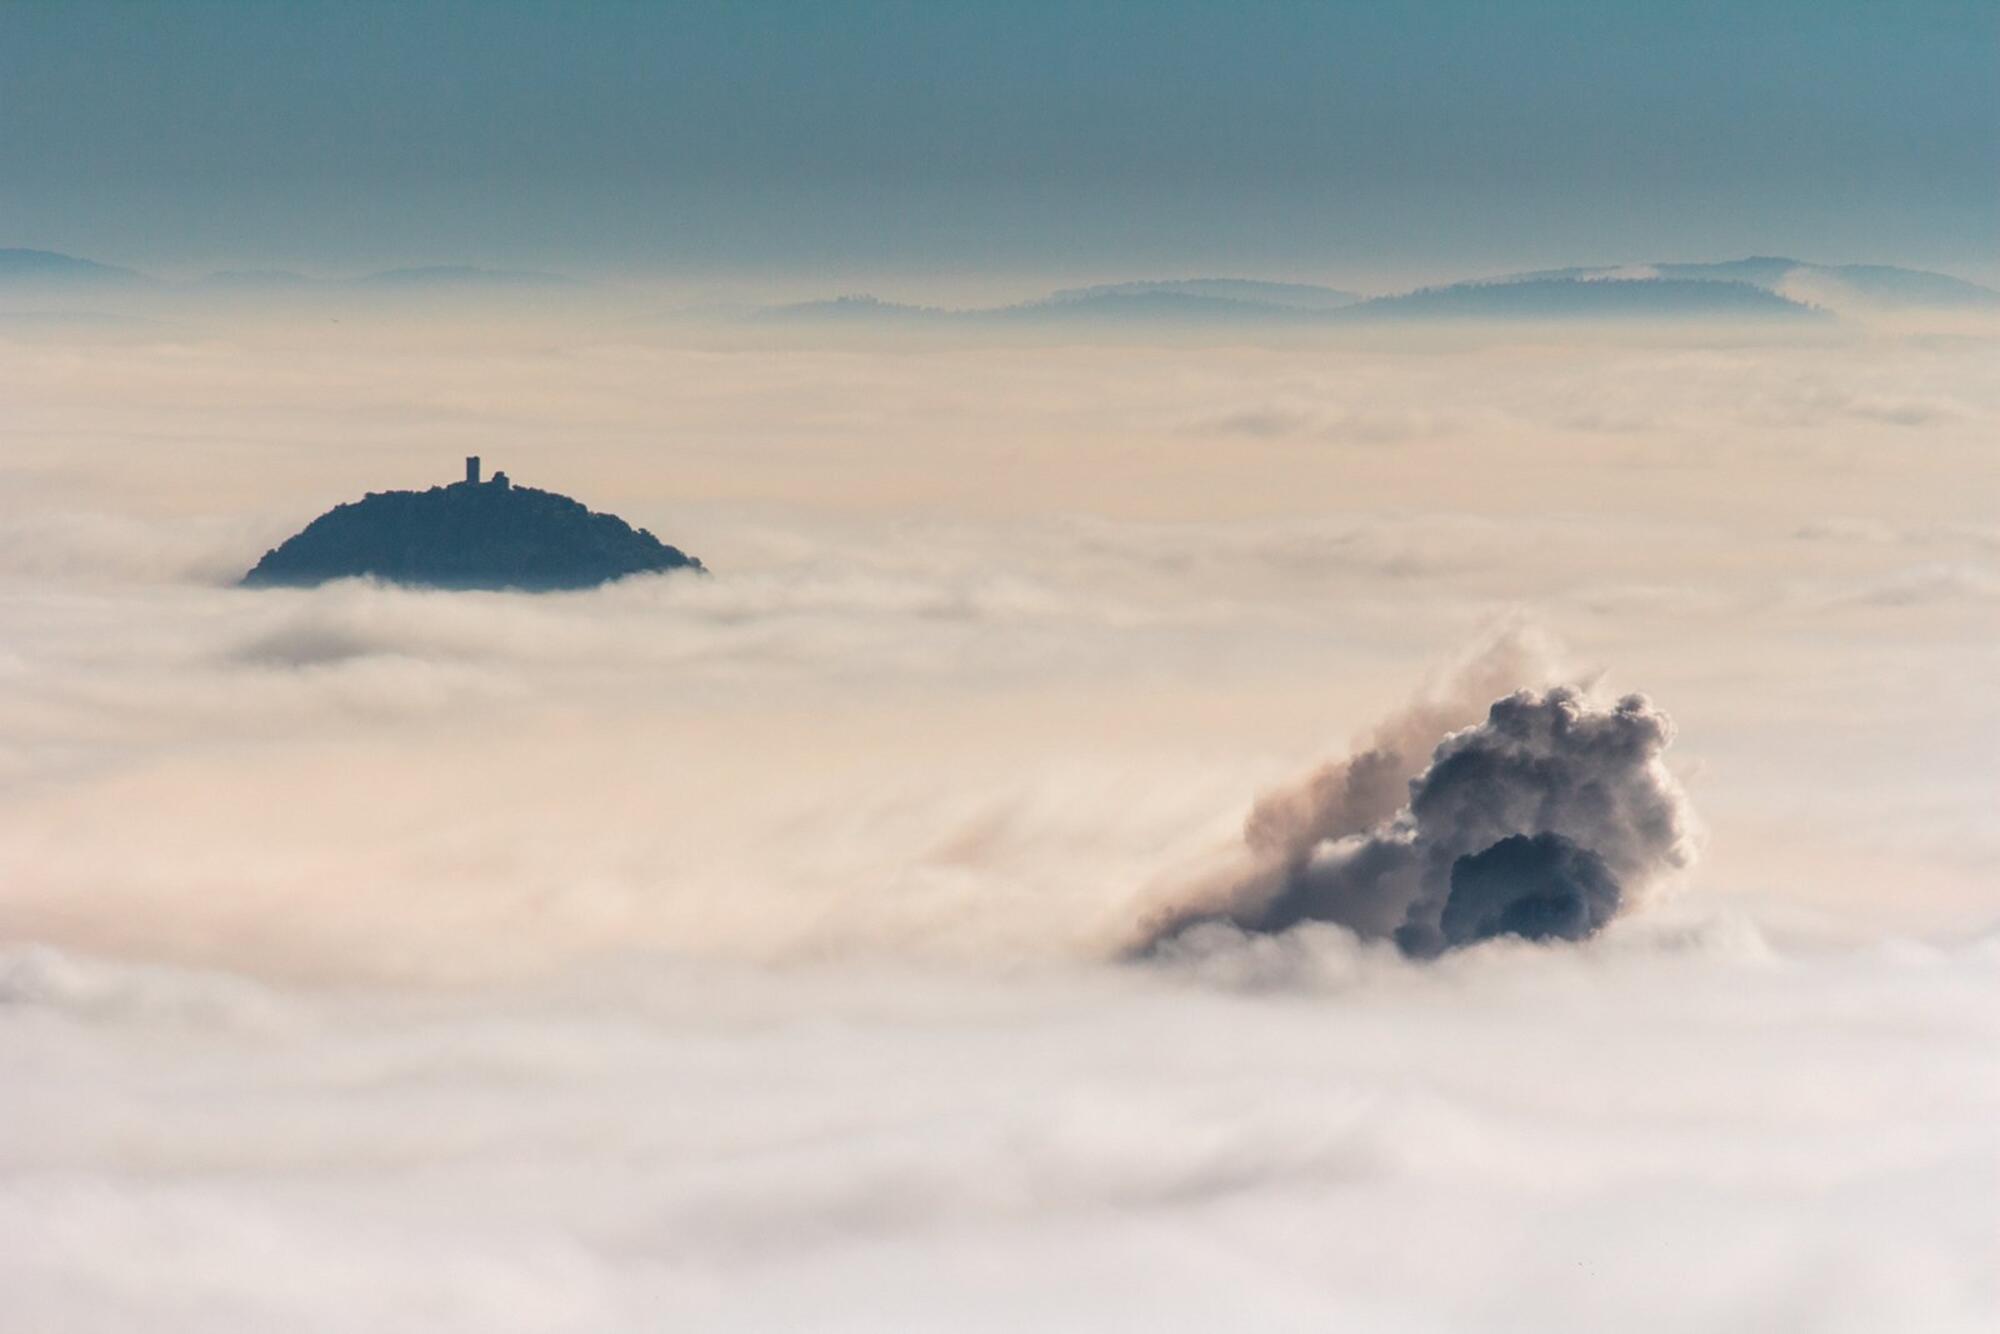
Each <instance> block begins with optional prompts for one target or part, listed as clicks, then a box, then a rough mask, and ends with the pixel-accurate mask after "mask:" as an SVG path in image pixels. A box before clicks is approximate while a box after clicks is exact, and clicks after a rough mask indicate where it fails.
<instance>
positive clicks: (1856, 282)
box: [1493, 255, 2000, 309]
mask: <svg viewBox="0 0 2000 1334" xmlns="http://www.w3.org/2000/svg"><path fill="white" fill-rule="evenodd" d="M1634 273H1639V274H1646V275H1648V276H1650V277H1653V278H1659V279H1664V280H1667V281H1676V280H1690V281H1696V282H1739V283H1749V284H1750V285H1752V286H1753V287H1762V288H1764V289H1766V290H1768V291H1773V292H1779V293H1781V294H1785V295H1791V294H1794V293H1798V292H1807V293H1812V294H1813V295H1814V296H1815V298H1816V299H1823V300H1828V301H1835V302H1838V301H1839V300H1840V299H1841V298H1843V297H1851V298H1856V299H1858V300H1859V301H1861V302H1864V303H1867V304H1870V305H1877V306H1892V307H1903V308H1912V309H1914V308H1924V309H1953V308H1978V307H1991V306H2000V292H1995V291H1994V290H1993V289H1991V288H1989V287H1981V286H1980V285H1979V284H1978V283H1969V282H1967V281H1965V279H1963V278H1954V277H1952V276H1951V275H1950V274H1946V273H1932V272H1930V271H1929V270H1927V269H1905V268H1899V267H1897V266H1895V265H1893V264H1812V263H1808V262H1807V261H1805V260H1802V259H1790V258H1787V257H1785V256H1783V255H1753V256H1751V257H1750V258H1748V259H1729V260H1721V261H1718V262H1716V263H1707V264H1688V263H1678V262H1671V263H1659V264H1641V265H1632V266H1627V267H1625V268H1602V267H1600V268H1567V269H1544V270H1542V271H1540V272H1536V273H1519V274H1513V275H1510V276H1509V277H1505V278H1497V279H1494V280H1493V281H1494V282H1504V283H1519V282H1533V281H1541V280H1546V279H1563V278H1580V279H1602V278H1606V277H1609V276H1612V275H1617V274H1634Z"/></svg>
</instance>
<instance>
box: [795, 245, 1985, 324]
mask: <svg viewBox="0 0 2000 1334" xmlns="http://www.w3.org/2000/svg"><path fill="white" fill-rule="evenodd" d="M1849 306H1853V307H1860V308H1866V307H1876V308H1901V309H1934V310H1951V309H1968V308H1986V307H1994V306H2000V293H1996V292H1993V291H1991V290H1989V289H1987V288H1984V287H1981V286H1979V285H1978V284H1977V283H1969V282H1966V281H1965V280H1963V279H1960V278H1953V277H1951V276H1949V275H1947V274H1942V273H1929V272H1926V271H1924V270H1922V269H1904V268H1897V267H1895V266H1893V265H1886V264H1809V263H1806V262H1805V261H1803V260H1796V259H1787V258H1784V257H1782V256H1771V255H1758V256H1752V257H1750V258H1748V259H1732V260H1722V261H1718V262H1716V263H1712V264H1684V263H1664V264H1641V265H1627V266H1623V267H1610V266H1598V267H1594V268H1593V267H1575V268H1566V269H1544V270H1540V271H1538V272H1532V273H1516V274H1507V275H1504V276H1502V277H1498V278H1482V279H1476V280H1471V281H1467V282H1458V283H1449V284H1445V285H1442V286H1438V287H1426V288H1420V289H1418V290H1417V291H1414V292H1402V293H1398V294H1396V295H1392V296H1379V297H1374V298H1372V299H1364V298H1361V297H1357V296H1355V295H1354V294H1353V293H1350V292H1343V291H1341V290H1339V289H1338V288H1332V287H1319V286H1315V285H1313V284H1309V283H1273V282H1260V281H1256V280H1254V279H1248V278H1183V279H1169V280H1162V281H1151V282H1126V283H1107V284H1103V285H1100V286H1095V287H1073V288H1065V289H1063V290H1061V291H1058V292H1054V293H1051V294H1050V295H1048V296H1046V297H1041V298H1038V299H1036V300H1033V301H1023V302H1020V303H1018V304H1015V305H1011V306H989V307H984V308H974V309H965V310H943V309H938V308H936V307H931V306H913V305H899V304H897V303H895V302H890V301H880V300H877V299H876V298H874V297H872V296H843V297H840V298H837V299H835V300H832V301H808V302H803V303H800V304H798V305H791V306H776V307H771V308H768V309H766V310H763V311H761V312H759V318H761V319H765V320H775V321H798V322H802V323H852V324H902V325H907V324H913V323H917V322H923V321H928V322H936V323H945V322H949V323H952V324H958V325H974V324H977V325H985V326H1009V325H1066V324H1099V325H1109V324H1118V323H1129V324H1133V325H1149V324H1150V325H1162V326H1165V325H1204V324H1220V325H1239V326H1240V325H1253V324H1263V325H1274V326H1294V327H1296V326H1310V325H1319V324H1325V325H1329V326H1338V325H1345V324H1354V323H1367V322H1390V321H1398V320H1408V321H1435V320H1466V321H1546V320H1589V319H1616V320H1698V319H1711V320H1745V319H1750V320H1798V321H1811V320H1824V319H1826V318H1828V317H1829V315H1830V314H1832V313H1834V312H1835V311H1838V310H1841V309H1844V308H1847V307H1849Z"/></svg>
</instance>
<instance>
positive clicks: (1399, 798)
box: [1138, 637, 1693, 957]
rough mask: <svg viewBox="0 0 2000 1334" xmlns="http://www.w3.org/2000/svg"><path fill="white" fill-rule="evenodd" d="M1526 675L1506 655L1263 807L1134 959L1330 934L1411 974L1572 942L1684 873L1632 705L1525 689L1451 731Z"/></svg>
mask: <svg viewBox="0 0 2000 1334" xmlns="http://www.w3.org/2000/svg"><path fill="white" fill-rule="evenodd" d="M1526 657H1527V655H1526V653H1525V652H1524V646H1523V645H1522V644H1521V643H1520V641H1519V639H1518V637H1510V638H1507V639H1503V640H1502V641H1501V642H1500V643H1499V644H1497V645H1496V646H1495V647H1494V648H1493V649H1492V650H1490V651H1489V652H1487V653H1486V654H1484V655H1482V656H1481V657H1480V658H1479V659H1477V660H1475V662H1474V663H1473V664H1471V665H1470V666H1469V667H1468V668H1467V669H1466V670H1464V671H1462V672H1461V673H1460V674H1459V677H1458V679H1457V680H1456V681H1455V682H1454V688H1452V689H1450V690H1448V691H1446V692H1444V693H1443V694H1442V695H1441V696H1440V697H1439V698H1434V699H1431V700H1428V701H1425V702H1423V703H1420V704H1418V705H1415V706H1413V707H1411V708H1410V709H1407V710H1405V711H1404V712H1403V713H1401V714H1399V715H1397V716H1396V717H1395V718H1394V719H1392V720H1390V721H1389V722H1388V723H1386V724H1384V725H1383V726H1382V727H1381V728H1378V729H1377V731H1376V732H1375V733H1374V734H1373V735H1371V737H1370V738H1369V739H1368V742H1367V743H1366V744H1364V745H1363V746H1362V747H1361V748H1360V749H1359V750H1358V751H1357V753H1356V754H1354V755H1353V756H1351V757H1349V758H1347V759H1345V760H1341V761H1339V762H1336V763H1334V764H1331V765H1328V766H1327V767H1325V768H1324V769H1322V770H1320V771H1319V772H1318V773H1316V774H1314V775H1313V776H1312V777H1311V778H1309V779H1308V780H1306V781H1305V782H1304V783H1302V784H1300V785H1299V786H1298V787H1296V788H1294V789H1290V790H1287V791H1283V792H1280V793H1277V794H1275V795H1273V796H1270V797H1267V798H1265V799H1264V800H1263V801H1261V802H1259V803H1258V805H1257V807H1256V808H1255V809H1254V810H1253V811H1252V813H1251V815H1250V818H1249V821H1248V823H1247V825H1246V827H1245V830H1244V860H1243V861H1239V862H1238V863H1237V864H1236V865H1235V866H1233V867H1232V868H1230V869H1228V870H1226V871H1225V872H1223V873H1221V874H1220V875H1215V876H1211V877H1210V878H1209V879H1208V880H1207V881H1205V882H1203V883H1200V884H1197V885H1196V886H1195V888H1194V889H1193V890H1192V891H1190V892H1188V893H1186V894H1184V895H1182V896H1181V897H1180V898H1179V899H1177V900H1176V901H1174V902H1173V903H1172V904H1171V905H1170V906H1169V907H1168V909H1167V910H1166V911H1164V912H1160V913H1157V914H1156V915H1155V916H1154V917H1153V919H1152V920H1151V921H1150V922H1149V923H1148V924H1147V927H1146V929H1145V932H1144V934H1143V936H1142V939H1141V941H1140V944H1139V947H1138V948H1139V952H1142V953H1143V952H1146V951H1148V950H1150V949H1152V948H1154V947H1155V946H1156V945H1158V944H1159V943H1160V942H1162V941H1164V940H1167V939H1170V938H1172V937H1173V936H1175V935H1177V934H1179V933H1180V932H1181V931H1183V930H1185V929H1186V928H1188V927H1190V926H1192V925H1194V924H1197V923H1204V922H1215V921H1221V922H1227V923H1229V924H1231V925H1233V926H1236V927H1238V928H1241V929H1243V930H1246V931H1260V932H1269V931H1283V930H1285V929H1287V928H1289V927H1292V926H1296V925H1298V924H1300V923H1302V922H1331V923H1334V924H1337V925H1340V926H1344V927H1346V928H1348V929H1349V930H1351V931H1353V932H1355V933H1356V934H1357V935H1359V936H1361V937H1362V938H1364V939H1390V940H1393V941H1395V943H1396V944H1397V945H1398V946H1399V947H1400V948H1401V949H1402V950H1403V951H1404V952H1405V953H1408V954H1411V955H1415V956H1419V957H1429V956H1432V955H1436V954H1439V953H1441V952H1443V951H1444V950H1447V949H1451V948H1455V947H1458V946H1462V945H1469V944H1472V943H1474V942H1476V941H1479V940H1484V939H1488V938H1490V937H1493V936H1504V935H1517V936H1523V937H1526V938H1528V939H1533V940H1545V939H1564V940H1580V939H1583V938H1585V937H1587V936H1589V935H1592V934H1594V933H1595V932H1596V931H1597V930H1598V929H1599V928H1601V927H1602V926H1603V925H1604V924H1605V923H1606V922H1608V921H1610V920H1611V918H1612V917H1613V916H1615V915H1616V914H1617V913H1618V911H1619V910H1620V908H1621V907H1623V906H1625V905H1626V904H1627V903H1628V902H1629V901H1630V899H1631V898H1632V897H1633V896H1635V895H1637V894H1640V893H1642V892H1643V891H1644V890H1645V889H1646V888H1647V887H1648V886H1649V885H1651V884H1652V883H1653V882H1655V881H1656V880H1658V879H1660V878H1661V877H1663V876H1664V875H1666V874H1668V873H1670V872H1672V871H1674V870H1677V869H1679V868H1681V867H1684V866H1685V865H1687V864H1688V862H1689V861H1690V860H1691V858H1692V855H1693V844H1692V838H1691V827H1692V817H1691V816H1690V814H1689V812H1688V809H1687V803H1686V799H1685V797H1684V796H1683V794H1682V792H1681V790H1680V787H1679V785H1678V784H1677V783H1676V782H1675V781H1674V779H1673V777H1672V775H1671V774H1669V773H1668V772H1667V769H1666V766H1665V764H1664V763H1663V762H1662V758H1661V757H1662V753H1663V752H1664V751H1665V749H1666V747H1667V745H1668V743H1669V742H1670V741H1671V740H1672V738H1673V724H1672V722H1671V721H1670V720H1669V719H1668V718H1667V716H1666V715H1665V714H1663V713H1661V712H1660V711H1658V710H1657V709H1655V708H1654V707H1653V706H1652V704H1651V703H1650V702H1649V701H1648V700H1647V699H1646V698H1645V697H1644V696H1643V695H1628V696H1626V697H1625V698H1623V699H1621V700H1619V701H1618V702H1617V703H1616V704H1615V705H1612V706H1610V707H1608V708H1607V707H1600V706H1598V705H1595V704H1593V703H1592V702H1591V700H1590V699H1589V697H1588V696H1587V694H1586V693H1585V692H1584V691H1583V690H1582V689H1580V688H1578V687H1576V686H1556V687H1552V688H1549V689H1546V690H1542V691H1536V690H1531V689H1522V690H1517V691H1515V692H1513V693H1511V694H1508V695H1506V696H1505V697H1504V698H1501V699H1500V700H1498V701H1497V702H1495V703H1493V704H1492V705H1491V706H1490V708H1488V709H1487V711H1486V716H1485V719H1484V721H1481V722H1479V723H1477V724H1476V725H1473V726H1463V727H1460V726H1456V724H1457V722H1458V717H1457V715H1458V714H1459V712H1460V711H1461V710H1462V709H1463V707H1464V705H1463V701H1464V699H1465V697H1466V695H1467V692H1468V691H1472V690H1477V689H1479V688H1481V687H1483V686H1486V685H1489V684H1490V683H1491V681H1492V679H1493V678H1494V676H1495V675H1496V674H1500V673H1505V672H1509V671H1519V670H1521V669H1522V668H1523V667H1524V666H1525V665H1526V663H1525V661H1524V660H1525V658H1526ZM1517 679H1518V678H1517ZM1426 733H1428V738H1427V740H1425V741H1423V742H1420V741H1419V740H1418V738H1419V737H1423V736H1424V735H1425V734H1426ZM1440 734H1442V735H1440ZM1431 746H1434V748H1432V749H1429V751H1428V755H1429V758H1428V762H1427V763H1423V762H1422V761H1420V760H1419V759H1418V758H1417V757H1419V756H1422V755H1423V754H1425V749H1423V748H1420V747H1431ZM1246 862H1247V864H1246Z"/></svg>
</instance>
